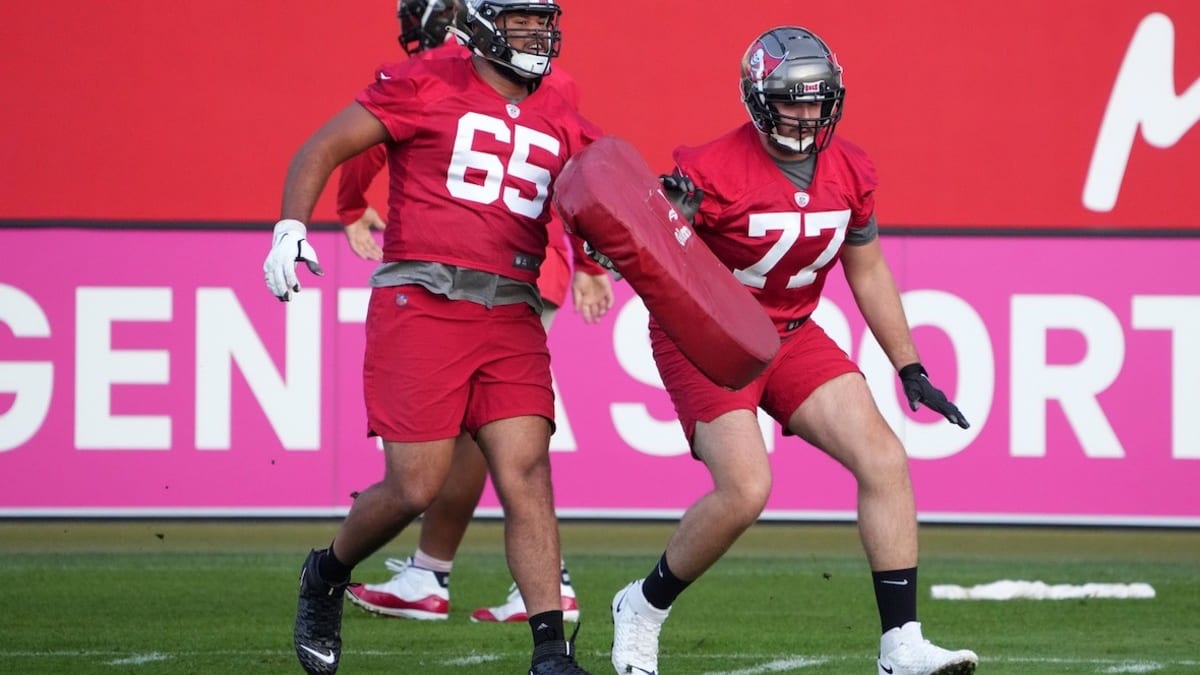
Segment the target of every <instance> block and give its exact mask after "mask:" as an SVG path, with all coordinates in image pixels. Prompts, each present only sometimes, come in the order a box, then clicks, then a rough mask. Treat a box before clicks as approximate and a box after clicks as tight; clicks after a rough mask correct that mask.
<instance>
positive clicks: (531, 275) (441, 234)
mask: <svg viewBox="0 0 1200 675" xmlns="http://www.w3.org/2000/svg"><path fill="white" fill-rule="evenodd" d="M357 101H358V102H359V103H360V104H361V105H362V106H363V107H365V108H366V109H367V110H368V111H370V112H371V113H372V114H373V115H375V116H376V117H377V118H378V119H379V120H380V122H382V123H383V125H384V126H385V127H387V129H388V132H389V133H390V134H391V137H392V140H393V141H395V142H394V143H389V144H388V145H387V153H388V169H389V170H388V173H389V190H388V194H389V197H388V208H389V213H388V218H387V221H388V227H387V229H386V230H385V231H384V246H383V259H384V261H385V262H390V261H395V260H424V261H430V262H441V263H446V264H449V265H458V266H462V267H469V268H472V269H477V270H482V271H485V272H493V273H496V274H501V275H504V276H507V277H510V278H513V279H517V280H519V281H526V282H530V283H532V282H534V281H535V280H536V278H537V265H538V262H539V261H540V260H541V259H542V257H543V255H544V250H545V248H546V244H547V235H546V226H547V223H548V222H549V220H550V197H551V195H552V190H553V181H554V179H555V178H556V177H557V176H558V174H559V172H560V171H562V168H563V165H564V164H565V163H566V161H567V159H569V158H570V157H571V155H573V154H575V153H576V152H578V151H579V150H581V149H582V148H583V147H585V146H586V145H587V144H588V143H591V142H592V141H593V140H595V139H596V138H599V137H600V135H601V132H600V130H599V129H598V128H597V127H596V126H595V125H593V124H591V123H590V122H588V121H587V120H586V119H584V118H583V117H582V116H580V115H579V113H578V112H577V111H576V106H575V105H574V103H573V102H572V101H569V100H568V99H567V98H566V97H565V96H564V95H563V94H562V92H561V91H560V90H559V89H557V88H554V87H540V88H538V90H537V91H535V92H534V93H533V94H531V95H529V96H528V97H527V98H525V99H524V100H522V101H521V102H519V103H515V104H514V103H510V102H509V101H508V100H507V99H506V98H504V97H503V96H501V95H500V94H499V93H497V92H496V90H495V89H493V88H492V87H491V86H490V85H488V84H487V82H485V81H484V80H483V79H482V78H481V77H480V76H479V74H478V73H477V72H476V71H475V67H474V66H473V65H472V63H471V58H470V57H469V56H467V55H463V56H461V57H447V58H434V59H414V60H409V61H405V62H402V63H398V64H395V65H390V66H384V67H383V68H381V69H380V71H379V76H378V78H377V80H376V82H375V83H374V84H372V85H371V86H369V87H368V88H367V89H365V90H364V91H363V92H362V93H361V94H359V96H358V98H357ZM400 223H404V224H405V225H404V227H400Z"/></svg>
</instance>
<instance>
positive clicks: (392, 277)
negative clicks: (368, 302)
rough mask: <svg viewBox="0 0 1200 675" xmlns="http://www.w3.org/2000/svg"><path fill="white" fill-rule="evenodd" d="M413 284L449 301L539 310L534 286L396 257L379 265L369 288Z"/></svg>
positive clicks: (484, 273)
mask: <svg viewBox="0 0 1200 675" xmlns="http://www.w3.org/2000/svg"><path fill="white" fill-rule="evenodd" d="M409 284H415V285H417V286H420V287H422V288H424V289H425V290H427V291H429V292H430V293H436V294H437V295H442V296H445V297H447V298H449V299H451V300H467V301H470V302H474V303H478V304H480V305H483V306H484V307H487V308H488V309H491V308H492V307H495V306H496V305H515V304H518V303H522V302H524V303H526V304H528V305H529V306H530V307H532V308H533V311H535V312H537V313H538V314H541V313H542V307H543V305H542V296H541V295H540V294H538V290H537V286H534V285H533V284H530V283H526V282H524V281H517V280H516V279H510V278H508V277H505V276H501V275H499V274H493V273H491V272H481V271H479V270H473V269H470V268H467V267H458V266H455V265H447V264H445V263H436V262H426V261H424V260H399V261H396V262H388V263H383V264H382V265H380V266H379V267H378V268H377V269H376V270H375V272H374V274H372V275H371V287H372V288H386V287H389V286H407V285H409Z"/></svg>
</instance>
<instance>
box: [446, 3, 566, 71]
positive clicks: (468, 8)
mask: <svg viewBox="0 0 1200 675" xmlns="http://www.w3.org/2000/svg"><path fill="white" fill-rule="evenodd" d="M509 12H512V13H517V14H520V13H530V14H537V15H544V16H545V19H546V21H545V24H544V25H539V26H537V27H530V28H507V27H506V26H505V22H504V17H503V15H504V14H506V13H509ZM561 14H562V8H561V7H559V6H558V3H556V2H554V1H553V0H466V2H465V7H464V8H463V11H461V12H459V14H458V20H457V22H456V32H458V33H460V36H461V37H462V38H463V40H464V41H465V42H466V43H467V46H468V47H470V48H471V49H472V50H473V51H474V52H475V53H476V54H478V55H480V56H482V57H483V58H485V59H487V60H489V61H491V62H493V63H495V64H497V65H499V66H501V72H504V73H506V74H515V75H516V76H517V77H518V78H519V79H521V80H525V81H533V80H537V79H539V78H541V77H542V76H543V75H546V74H547V73H549V72H550V60H551V59H553V58H554V57H556V56H558V49H559V45H560V44H561V43H562V33H561V32H560V31H559V29H558V18H559V16H560V15H561ZM518 47H519V48H520V49H518Z"/></svg>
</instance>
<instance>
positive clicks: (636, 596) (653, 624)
mask: <svg viewBox="0 0 1200 675" xmlns="http://www.w3.org/2000/svg"><path fill="white" fill-rule="evenodd" d="M670 612H671V609H670V608H667V609H658V608H657V607H654V606H652V605H651V604H650V603H649V602H647V601H646V596H645V595H643V594H642V580H641V579H639V580H637V581H634V582H633V583H631V584H629V585H628V586H626V587H625V588H622V589H621V590H619V591H617V595H616V596H615V597H614V598H613V601H612V616H613V645H612V664H613V668H615V669H616V671H617V672H618V673H620V674H621V675H658V634H659V633H660V632H661V631H662V625H663V622H664V621H666V620H667V615H668V614H669V613H670Z"/></svg>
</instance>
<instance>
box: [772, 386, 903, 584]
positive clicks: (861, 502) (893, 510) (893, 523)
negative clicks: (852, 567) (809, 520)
mask: <svg viewBox="0 0 1200 675" xmlns="http://www.w3.org/2000/svg"><path fill="white" fill-rule="evenodd" d="M788 428H789V429H791V431H792V433H794V434H796V435H798V436H800V437H801V438H803V439H804V440H806V441H808V442H809V443H812V444H813V445H815V446H817V447H818V448H820V449H821V450H823V451H824V452H825V453H826V454H828V455H829V456H830V457H832V458H833V459H835V460H837V461H838V462H839V463H841V464H842V466H844V467H846V468H847V469H849V470H850V472H851V473H853V474H854V478H855V480H856V481H858V533H859V537H860V538H861V539H862V544H863V549H864V550H865V551H866V554H867V561H868V562H869V563H870V565H871V569H872V570H876V571H880V570H895V569H905V568H909V567H916V565H917V511H916V505H915V503H914V501H913V489H912V482H911V480H910V479H909V475H908V456H907V455H906V454H905V452H904V447H903V446H902V445H901V444H900V439H898V438H896V435H895V434H894V433H892V430H891V428H890V427H888V425H887V422H885V421H884V419H883V417H882V416H881V415H880V414H879V409H878V408H876V407H875V401H874V399H872V398H871V392H870V390H869V389H868V388H867V383H866V381H865V380H863V378H862V376H861V375H858V374H857V373H848V374H845V375H841V376H838V377H836V378H834V379H832V380H830V381H829V382H826V383H825V384H823V385H821V386H820V387H818V388H817V390H816V391H814V392H813V394H812V396H810V397H809V398H808V400H806V401H805V402H804V403H803V404H802V405H801V406H800V407H799V408H798V409H797V410H796V412H795V413H793V414H792V417H791V419H790V420H788Z"/></svg>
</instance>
